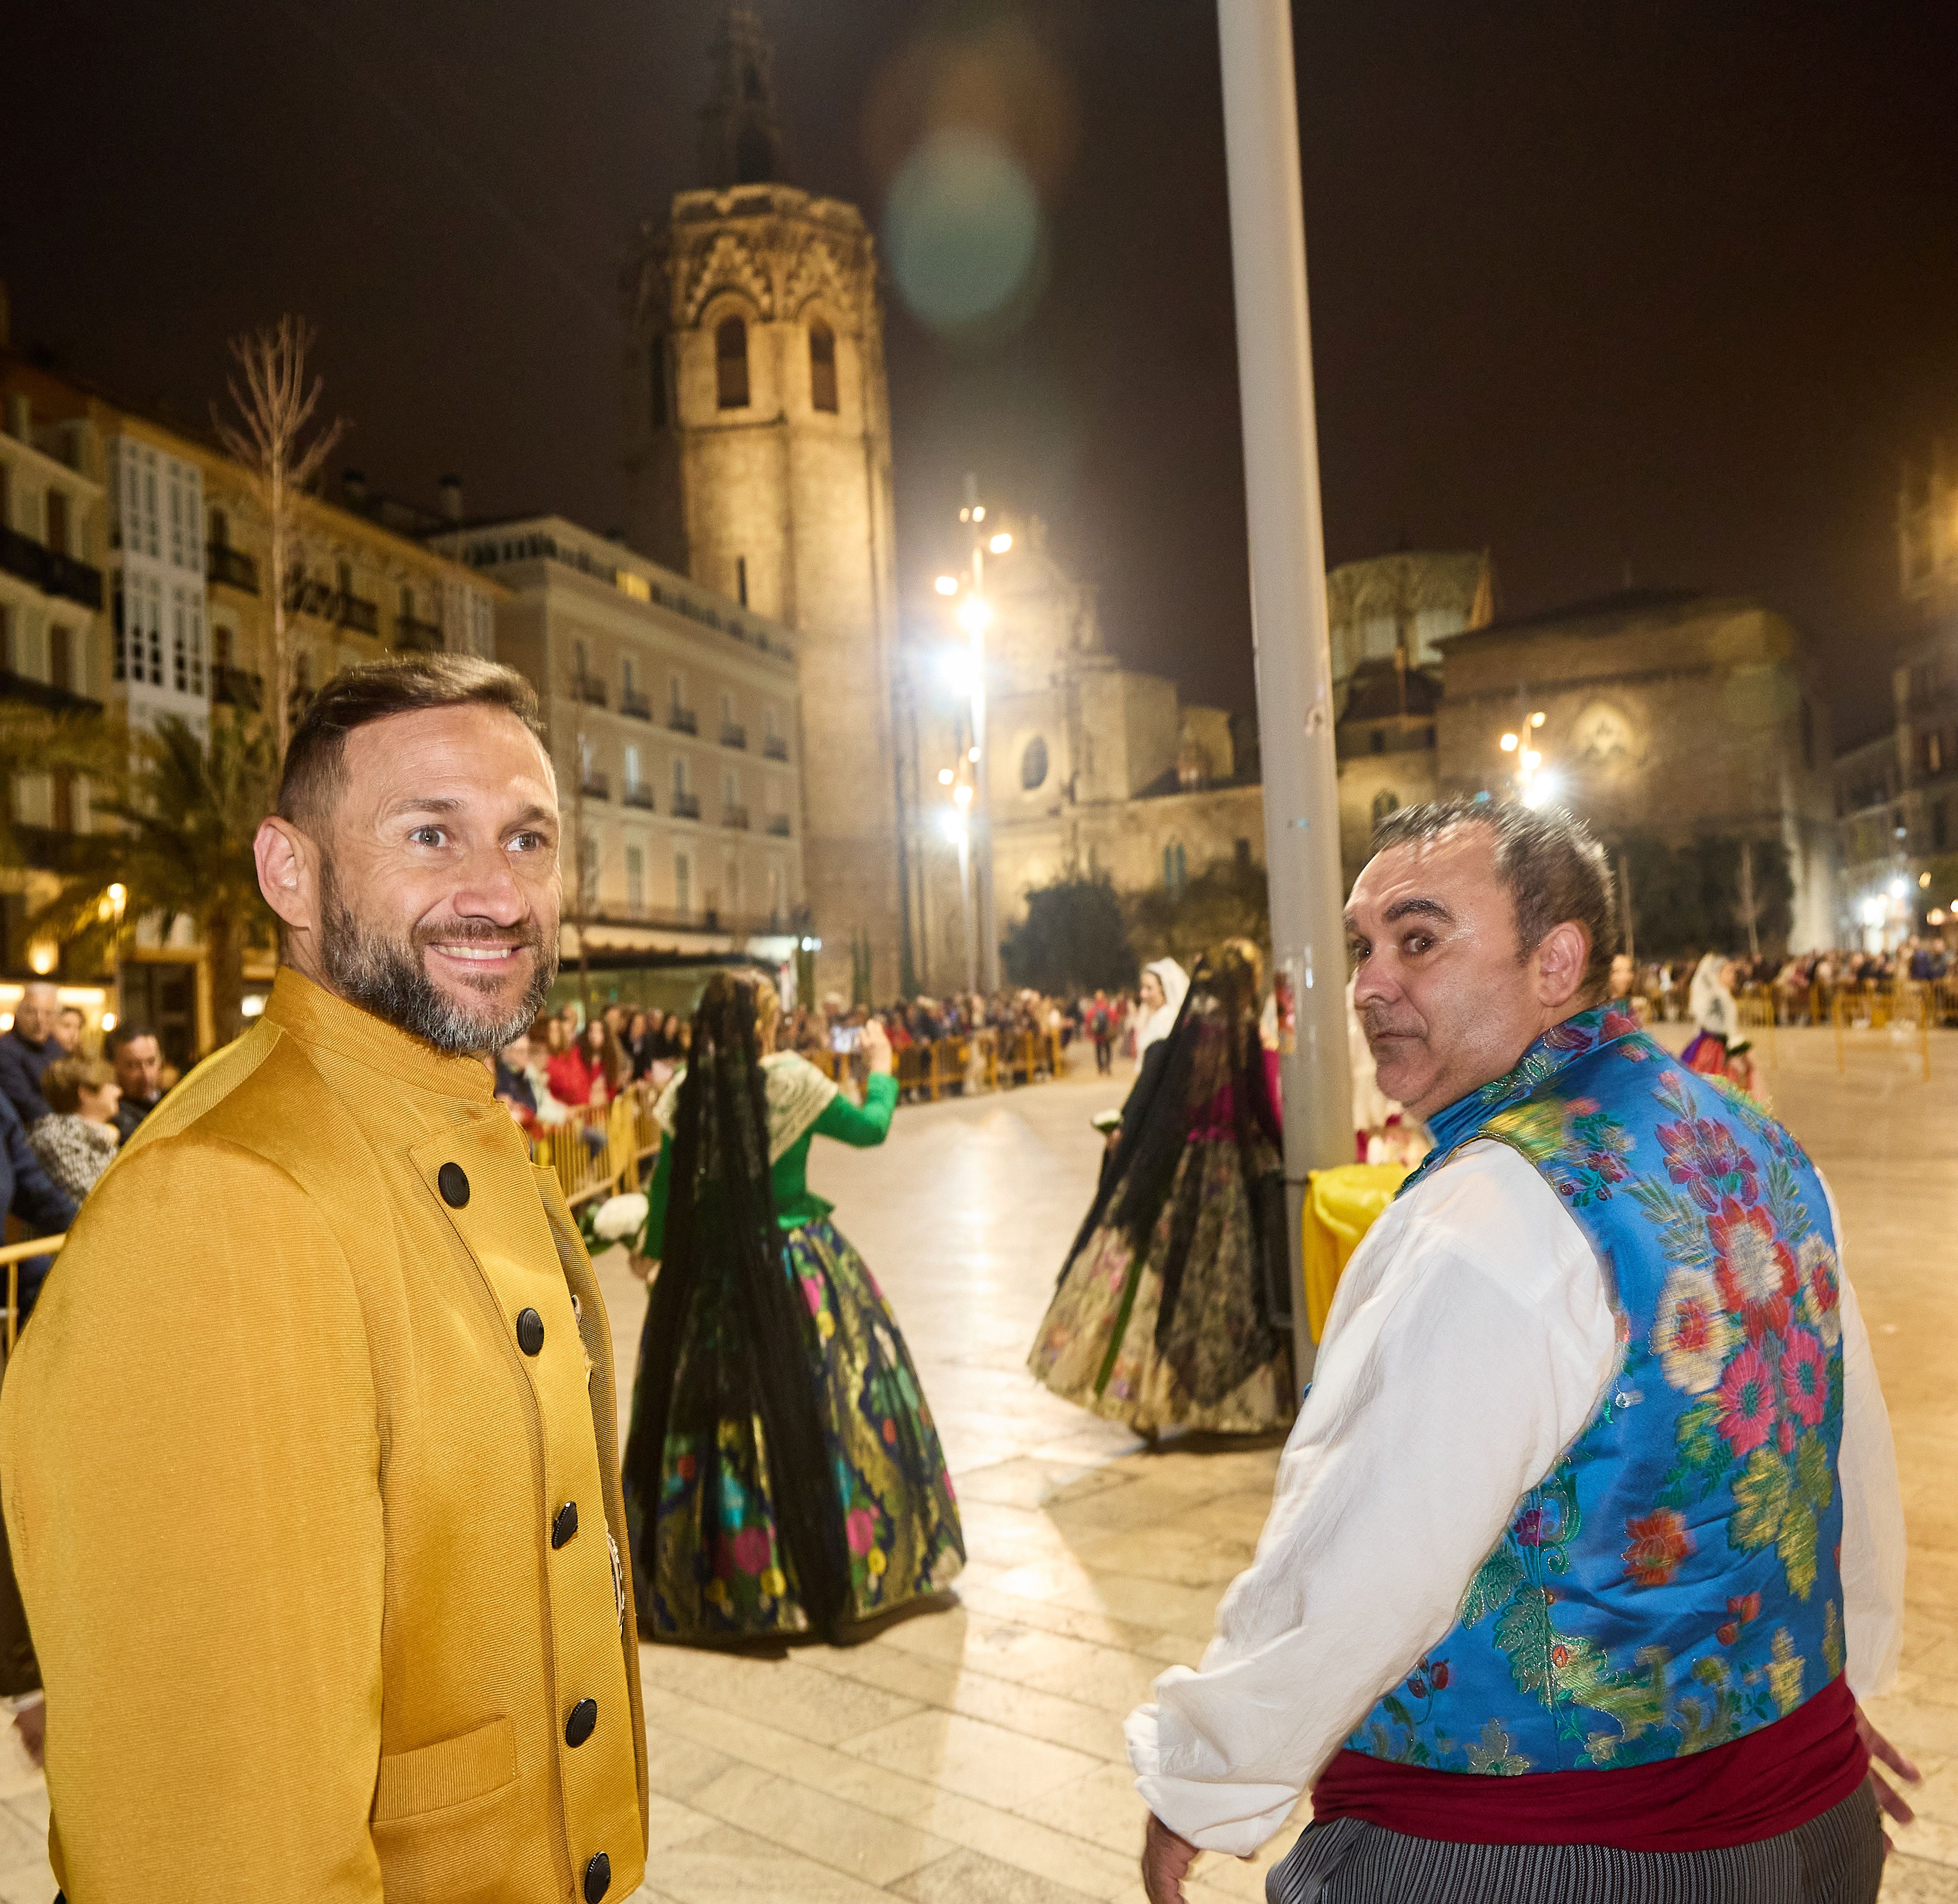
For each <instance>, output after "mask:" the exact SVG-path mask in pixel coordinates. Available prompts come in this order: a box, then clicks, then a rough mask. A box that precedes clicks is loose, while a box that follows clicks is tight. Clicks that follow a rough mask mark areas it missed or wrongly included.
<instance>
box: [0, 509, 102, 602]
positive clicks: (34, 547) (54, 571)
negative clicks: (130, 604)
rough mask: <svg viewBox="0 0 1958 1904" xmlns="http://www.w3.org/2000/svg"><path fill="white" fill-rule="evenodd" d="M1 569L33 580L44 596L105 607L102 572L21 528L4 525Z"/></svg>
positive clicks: (0, 548) (1, 533)
mask: <svg viewBox="0 0 1958 1904" xmlns="http://www.w3.org/2000/svg"><path fill="white" fill-rule="evenodd" d="M0 569H4V570H5V572H6V573H8V575H17V576H19V577H20V578H21V581H25V582H31V583H32V584H33V585H34V587H35V588H38V589H39V590H40V591H41V592H42V594H44V595H59V596H62V597H64V598H65V599H66V600H69V601H75V602H80V603H81V605H82V606H83V607H84V608H100V607H101V606H102V571H101V570H100V569H91V568H90V566H89V565H88V564H87V562H78V561H76V560H75V559H74V556H62V555H57V554H55V552H54V550H52V549H49V548H48V547H46V546H44V545H43V544H42V543H38V542H36V540H34V539H33V537H32V536H24V535H23V534H21V532H20V531H19V530H17V529H5V528H0Z"/></svg>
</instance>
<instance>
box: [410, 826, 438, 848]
mask: <svg viewBox="0 0 1958 1904" xmlns="http://www.w3.org/2000/svg"><path fill="white" fill-rule="evenodd" d="M408 838H409V839H410V841H413V844H415V845H417V846H439V845H441V844H442V828H440V827H439V826H418V827H417V828H415V830H414V831H413V832H412V833H410V835H408Z"/></svg>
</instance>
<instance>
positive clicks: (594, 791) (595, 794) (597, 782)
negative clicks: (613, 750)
mask: <svg viewBox="0 0 1958 1904" xmlns="http://www.w3.org/2000/svg"><path fill="white" fill-rule="evenodd" d="M578 786H579V787H580V788H581V790H582V791H583V793H584V794H585V798H586V799H587V800H610V798H611V797H612V780H611V777H610V775H607V774H602V773H600V771H598V769H597V768H595V767H588V768H586V769H585V775H584V778H582V779H581V780H580V781H579V782H578Z"/></svg>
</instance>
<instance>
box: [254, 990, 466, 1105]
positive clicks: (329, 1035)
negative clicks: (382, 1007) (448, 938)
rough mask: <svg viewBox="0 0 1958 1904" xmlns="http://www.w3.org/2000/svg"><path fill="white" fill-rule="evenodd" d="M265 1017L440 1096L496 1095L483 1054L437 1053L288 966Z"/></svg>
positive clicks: (287, 1030)
mask: <svg viewBox="0 0 1958 1904" xmlns="http://www.w3.org/2000/svg"><path fill="white" fill-rule="evenodd" d="M265 1017H266V1019H267V1020H268V1022H270V1023H271V1024H274V1025H277V1027H278V1028H279V1029H280V1031H283V1032H284V1033H285V1034H287V1037H289V1038H296V1039H297V1040H298V1041H299V1043H300V1044H311V1045H318V1046H321V1047H323V1048H324V1049H325V1050H329V1051H333V1052H337V1053H338V1054H339V1055H340V1056H341V1057H343V1058H350V1059H352V1060H353V1062H354V1063H356V1064H364V1065H366V1066H369V1067H370V1068H371V1069H374V1070H375V1071H385V1072H386V1073H387V1074H388V1076H389V1077H391V1078H397V1079H400V1081H401V1082H402V1083H403V1084H409V1085H415V1086H416V1087H417V1088H419V1089H420V1090H423V1091H432V1092H434V1093H435V1094H436V1095H437V1096H438V1097H442V1098H471V1099H476V1100H480V1101H481V1102H482V1103H484V1104H488V1103H489V1102H490V1101H491V1100H492V1098H493V1097H494V1095H495V1092H494V1090H493V1083H494V1080H493V1079H492V1077H491V1076H490V1072H489V1066H487V1065H486V1064H485V1063H483V1060H481V1059H480V1058H471V1057H450V1056H449V1055H448V1053H445V1052H442V1051H438V1050H436V1048H435V1047H433V1046H432V1045H431V1044H424V1043H423V1041H422V1040H421V1039H420V1038H417V1037H415V1036H414V1035H413V1033H411V1032H408V1031H401V1029H399V1028H398V1027H396V1026H394V1025H389V1024H388V1023H386V1022H385V1021H384V1020H382V1019H378V1018H376V1017H375V1015H373V1013H372V1012H365V1011H363V1010H362V1009H360V1006H357V1005H353V1004H350V1003H348V1002H347V1000H345V999H344V998H341V997H340V996H337V994H336V993H332V992H329V991H328V990H326V988H325V987H324V986H322V985H316V984H314V982H313V981H312V980H311V979H309V978H308V977H306V976H305V975H304V974H302V973H299V972H296V971H293V968H291V967H290V965H281V966H280V968H279V972H278V976H277V978H275V979H274V981H272V996H271V998H270V999H268V1000H267V1001H266V1004H265Z"/></svg>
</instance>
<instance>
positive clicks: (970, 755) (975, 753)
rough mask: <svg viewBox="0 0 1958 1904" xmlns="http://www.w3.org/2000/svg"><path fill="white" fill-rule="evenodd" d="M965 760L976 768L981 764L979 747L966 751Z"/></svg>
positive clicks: (969, 748)
mask: <svg viewBox="0 0 1958 1904" xmlns="http://www.w3.org/2000/svg"><path fill="white" fill-rule="evenodd" d="M965 758H966V759H968V760H969V761H971V762H972V764H973V765H974V766H975V767H976V766H977V765H978V764H979V749H977V747H968V748H967V749H966V750H965Z"/></svg>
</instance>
